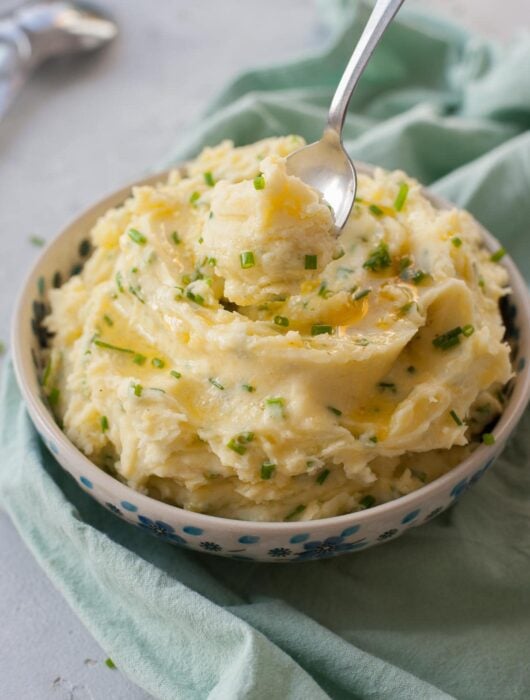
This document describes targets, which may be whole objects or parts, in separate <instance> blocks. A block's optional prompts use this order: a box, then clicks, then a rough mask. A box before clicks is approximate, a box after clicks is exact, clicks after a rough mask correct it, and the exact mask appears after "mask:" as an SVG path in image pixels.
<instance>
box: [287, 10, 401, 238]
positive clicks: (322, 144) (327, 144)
mask: <svg viewBox="0 0 530 700" xmlns="http://www.w3.org/2000/svg"><path fill="white" fill-rule="evenodd" d="M403 2H404V0H378V2H377V3H376V5H375V7H374V9H373V11H372V14H371V15H370V18H369V19H368V22H367V24H366V27H365V28H364V31H363V33H362V35H361V38H360V39H359V42H358V44H357V46H356V47H355V50H354V52H353V54H352V57H351V58H350V61H349V63H348V65H347V66H346V70H345V71H344V73H343V76H342V78H341V80H340V83H339V85H338V87H337V90H336V92H335V95H334V96H333V99H332V101H331V106H330V108H329V115H328V123H327V125H326V128H325V129H324V134H323V135H322V138H321V139H320V141H316V142H315V143H311V144H309V145H308V146H304V147H303V148H300V149H299V150H298V151H295V152H294V153H292V154H291V155H290V156H289V157H288V158H287V171H288V172H289V174H290V175H296V176H297V177H299V178H300V179H301V180H303V181H304V182H306V183H307V184H308V185H312V186H313V187H314V188H315V189H317V190H319V191H320V192H321V193H322V196H323V197H324V199H325V200H326V202H327V203H328V204H329V205H330V206H331V207H332V208H333V212H334V214H335V226H336V227H337V228H338V229H341V228H342V227H343V226H344V224H345V223H346V220H347V219H348V216H349V215H350V212H351V209H352V206H353V202H354V200H355V191H356V189H357V174H356V172H355V168H354V166H353V163H352V161H351V159H350V157H349V156H348V154H347V153H346V151H345V150H344V146H343V145H342V127H343V125H344V118H345V116H346V110H347V109H348V104H349V102H350V99H351V96H352V93H353V91H354V89H355V87H356V85H357V83H358V81H359V78H360V77H361V75H362V73H363V71H364V69H365V68H366V65H367V63H368V61H369V59H370V56H371V55H372V53H373V52H374V49H375V47H376V46H377V44H378V43H379V40H380V39H381V37H382V36H383V33H384V31H385V29H386V28H387V27H388V25H389V24H390V22H391V21H392V20H393V19H394V16H395V15H396V13H397V11H398V10H399V8H400V7H401V5H402V4H403Z"/></svg>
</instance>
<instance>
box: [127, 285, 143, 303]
mask: <svg viewBox="0 0 530 700" xmlns="http://www.w3.org/2000/svg"><path fill="white" fill-rule="evenodd" d="M129 291H130V293H131V294H132V295H133V296H135V297H136V298H137V299H138V301H139V302H140V303H141V304H145V299H144V298H143V297H142V295H141V294H140V288H139V287H133V285H132V284H130V285H129Z"/></svg>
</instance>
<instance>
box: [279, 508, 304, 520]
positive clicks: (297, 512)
mask: <svg viewBox="0 0 530 700" xmlns="http://www.w3.org/2000/svg"><path fill="white" fill-rule="evenodd" d="M305 509H306V506H304V505H299V506H296V508H295V509H294V510H292V511H291V512H290V513H289V515H286V516H285V518H284V520H292V518H295V517H296V516H297V515H300V514H301V513H303V512H304V510H305Z"/></svg>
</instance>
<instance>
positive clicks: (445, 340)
mask: <svg viewBox="0 0 530 700" xmlns="http://www.w3.org/2000/svg"><path fill="white" fill-rule="evenodd" d="M462 332H463V330H462V328H461V327H460V326H456V328H452V329H451V330H450V331H447V333H442V335H437V336H436V338H434V340H433V341H432V344H433V345H434V347H435V348H440V350H449V349H450V348H452V347H454V346H455V345H459V344H460V337H459V336H460V335H462Z"/></svg>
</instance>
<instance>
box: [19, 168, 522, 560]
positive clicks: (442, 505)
mask: <svg viewBox="0 0 530 700" xmlns="http://www.w3.org/2000/svg"><path fill="white" fill-rule="evenodd" d="M357 168H358V170H359V171H360V172H366V173H371V172H373V166H369V165H365V164H357ZM166 177H167V172H164V173H160V174H158V175H155V176H152V177H149V178H146V179H145V180H142V181H140V182H136V183H134V185H144V184H154V183H156V182H160V181H163V180H165V178H166ZM131 187H132V185H130V186H128V187H125V188H123V189H121V190H120V191H119V192H116V193H114V194H112V195H110V196H109V197H106V198H105V199H103V200H102V201H100V202H98V203H97V204H96V205H95V206H93V207H91V208H90V209H88V210H87V211H85V212H84V213H83V214H82V215H81V216H79V217H77V218H76V219H75V220H74V221H73V222H72V223H70V225H69V226H67V227H66V228H65V229H64V231H62V233H60V234H59V235H58V236H57V237H56V238H55V239H54V240H53V241H52V242H51V243H50V244H49V245H48V246H47V247H46V248H45V249H44V250H43V252H42V254H41V255H40V257H39V258H38V260H37V261H36V263H35V265H34V266H33V269H32V270H31V272H30V274H29V275H28V278H27V280H26V283H25V285H24V287H23V289H22V292H21V295H20V298H19V301H18V305H17V307H16V312H15V316H14V321H13V328H12V348H13V359H14V366H15V372H16V376H17V380H18V384H19V387H20V390H21V392H22V395H23V398H24V400H25V402H26V405H27V409H28V411H29V415H30V417H31V419H32V421H33V423H34V425H35V427H36V429H37V431H38V432H39V433H40V435H41V437H42V440H43V441H44V443H45V444H46V445H47V447H48V449H49V450H50V451H51V452H52V453H53V455H54V456H55V458H56V459H57V461H58V462H59V463H60V464H61V466H62V467H63V468H64V469H65V470H66V471H67V472H69V473H70V474H71V476H72V477H73V478H74V479H75V480H76V482H77V483H78V484H79V486H80V487H81V488H82V489H84V490H85V491H86V492H87V493H89V494H90V495H91V496H92V497H93V498H95V499H96V500H97V501H99V503H101V505H102V506H103V507H105V508H107V509H108V510H110V511H112V512H113V513H114V514H115V515H116V516H117V517H119V518H121V519H122V520H124V521H126V522H128V523H131V524H132V525H135V526H136V527H140V528H142V529H144V530H147V531H149V532H151V533H152V534H153V535H155V536H157V537H159V538H160V539H162V540H164V541H166V542H170V543H173V544H177V545H182V546H184V547H188V548H190V549H195V550H197V551H205V552H210V553H212V554H217V555H221V556H225V557H232V558H234V559H250V560H255V561H266V562H287V561H306V560H313V559H320V558H327V557H331V556H335V555H338V554H342V553H345V552H354V551H358V550H361V549H366V548H367V547H371V546H374V545H377V544H381V543H383V542H387V541H389V540H391V539H394V538H396V537H398V536H400V535H402V534H403V533H404V532H405V531H406V530H408V529H409V528H411V527H417V526H418V525H422V524H424V523H426V522H428V521H430V520H432V518H434V517H435V516H437V515H438V514H440V513H441V512H442V511H444V510H446V508H449V507H450V506H451V505H452V504H453V503H455V501H456V500H457V499H458V498H460V496H462V494H463V493H465V491H467V490H468V489H469V488H470V487H471V486H472V485H473V484H475V483H476V482H477V481H478V480H479V479H480V478H481V477H482V476H483V475H484V474H485V473H486V471H487V470H488V469H489V468H490V467H491V465H492V464H493V463H494V461H495V459H496V457H497V456H498V455H499V453H500V452H501V451H502V449H503V447H504V445H505V443H506V440H507V438H508V437H509V435H510V433H511V432H512V431H513V430H514V428H515V427H516V424H517V421H518V420H519V418H520V416H521V414H522V413H523V411H524V408H525V406H526V403H527V401H528V398H529V395H530V366H529V363H528V361H527V358H528V356H529V353H530V300H529V296H528V291H527V288H526V284H525V282H524V280H523V278H522V277H521V275H520V273H519V272H518V270H517V268H516V267H515V265H514V263H513V261H512V260H511V259H510V258H509V257H508V256H505V257H504V258H503V261H502V264H503V265H504V266H505V267H506V269H507V271H508V274H509V279H510V286H511V290H512V291H511V294H510V295H509V296H508V297H506V298H505V299H504V302H503V305H502V306H503V313H504V317H505V322H506V325H507V339H508V341H509V342H510V344H511V346H512V360H513V367H514V371H515V376H514V378H513V379H512V380H511V381H510V384H509V385H508V387H507V396H508V400H507V403H506V406H505V410H504V413H503V414H502V416H501V417H500V418H499V420H498V422H497V424H496V426H495V427H494V429H493V434H494V436H495V443H494V444H493V445H485V444H481V445H480V446H479V447H477V449H476V450H475V451H474V452H473V453H472V454H471V455H470V456H469V457H468V458H467V459H465V460H464V461H463V462H461V463H460V464H459V465H458V466H456V467H455V468H453V469H452V470H451V471H450V472H448V473H447V474H444V475H443V476H441V477H440V478H438V479H436V480H435V481H433V482H431V483H430V484H428V485H426V486H424V487H422V488H420V489H418V490H417V491H414V492H413V493H410V494H408V495H406V496H402V497H400V498H398V499H396V500H394V501H390V502H389V503H385V504H382V505H379V506H376V507H374V508H371V509H368V510H364V511H360V512H356V513H350V514H347V515H341V516H336V517H332V518H326V519H322V520H312V521H297V522H249V521H243V520H232V519H227V518H220V517H215V516H210V515H203V514H201V513H195V512H191V511H187V510H184V509H182V508H178V507H177V506H173V505H169V504H167V503H163V502H161V501H157V500H155V499H154V498H150V497H149V496H145V495H143V494H141V493H138V492H136V491H134V490H133V489H131V488H130V487H128V486H126V485H125V484H123V483H121V482H120V481H118V480H117V479H115V478H114V477H112V476H110V475H108V474H107V473H105V472H104V471H103V470H101V469H100V468H99V467H97V466H96V465H95V464H93V463H92V462H91V461H90V460H89V459H88V458H87V457H85V455H84V454H83V453H82V452H80V450H78V449H77V447H75V445H73V443H72V442H70V440H69V439H68V438H67V437H66V435H65V434H64V433H63V432H62V431H61V429H60V428H59V426H58V425H57V423H56V422H55V420H54V417H53V415H52V413H51V411H50V409H49V407H48V404H47V402H46V401H45V399H44V397H43V396H42V394H41V390H40V385H39V373H40V372H41V371H42V367H43V360H42V349H43V348H45V347H46V346H47V344H48V342H49V337H48V334H47V331H46V329H45V328H44V327H43V325H42V320H43V318H44V317H45V316H46V314H47V312H48V303H47V290H48V289H50V287H52V286H60V285H61V284H62V282H63V281H64V280H66V279H67V278H68V277H69V276H70V275H72V274H75V273H76V272H78V271H79V270H80V268H81V266H82V265H83V261H84V260H85V259H86V258H87V257H88V256H89V255H90V251H91V247H90V242H89V240H88V233H89V231H90V229H91V228H92V226H93V224H94V223H95V221H96V220H97V218H98V217H99V216H101V215H102V214H103V213H104V212H105V211H107V209H109V208H111V207H115V206H117V205H119V204H121V203H122V202H123V201H124V200H125V199H126V198H127V197H128V196H129V195H130V192H131ZM424 193H425V195H426V196H427V198H428V199H429V200H430V201H431V202H432V203H433V204H434V206H436V207H437V208H440V209H446V208H449V207H451V205H450V204H449V203H448V202H446V201H444V200H443V199H441V198H439V197H437V196H435V195H433V194H432V193H430V192H428V190H425V192H424ZM483 237H484V241H485V245H486V246H487V248H488V249H490V250H492V251H493V250H497V249H498V248H499V247H500V244H499V243H498V242H497V241H496V240H495V239H494V238H493V236H491V234H489V233H488V232H487V231H485V230H483Z"/></svg>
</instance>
